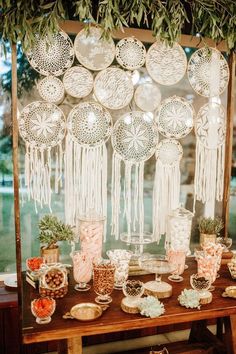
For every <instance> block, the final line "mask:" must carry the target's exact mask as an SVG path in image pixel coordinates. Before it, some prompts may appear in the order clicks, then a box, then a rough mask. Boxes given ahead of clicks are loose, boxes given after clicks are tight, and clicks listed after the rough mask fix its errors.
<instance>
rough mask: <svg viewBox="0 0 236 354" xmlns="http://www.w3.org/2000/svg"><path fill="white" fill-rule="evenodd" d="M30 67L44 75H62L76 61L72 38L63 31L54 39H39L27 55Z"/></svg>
mask: <svg viewBox="0 0 236 354" xmlns="http://www.w3.org/2000/svg"><path fill="white" fill-rule="evenodd" d="M26 55H27V58H28V60H29V62H30V65H31V66H32V67H33V68H34V69H35V70H36V71H38V72H39V73H40V74H42V75H46V76H47V75H54V76H59V75H62V74H63V73H64V72H65V71H66V69H68V68H70V67H71V65H72V64H73V61H74V49H73V44H72V42H71V39H70V37H69V36H68V35H67V34H66V33H65V32H63V31H60V32H58V33H55V34H53V35H52V38H51V37H50V38H48V37H47V36H45V38H43V39H42V38H38V39H37V40H36V43H35V45H34V46H33V48H31V49H30V50H29V51H28V52H27V53H26Z"/></svg>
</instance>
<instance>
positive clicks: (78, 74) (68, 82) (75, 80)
mask: <svg viewBox="0 0 236 354" xmlns="http://www.w3.org/2000/svg"><path fill="white" fill-rule="evenodd" d="M63 84H64V87H65V90H66V92H67V93H68V94H69V95H71V96H72V97H76V98H83V97H86V96H88V95H89V94H90V92H91V91H92V89H93V75H92V74H91V72H90V71H89V70H87V69H85V68H83V67H82V66H73V67H72V68H70V69H67V70H66V72H65V74H64V77H63Z"/></svg>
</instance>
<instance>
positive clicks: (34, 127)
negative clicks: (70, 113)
mask: <svg viewBox="0 0 236 354" xmlns="http://www.w3.org/2000/svg"><path fill="white" fill-rule="evenodd" d="M18 123H19V131H20V135H21V137H22V138H23V139H24V140H25V141H26V142H27V143H29V144H30V145H31V146H32V147H36V148H39V149H47V148H52V147H53V146H56V145H57V144H59V143H60V142H61V141H62V140H63V138H64V136H65V117H64V114H63V112H62V110H61V109H60V108H58V107H57V106H56V105H55V104H53V103H49V102H41V101H36V102H32V103H30V104H28V105H27V106H26V107H25V108H24V109H23V110H22V112H21V115H20V117H19V121H18Z"/></svg>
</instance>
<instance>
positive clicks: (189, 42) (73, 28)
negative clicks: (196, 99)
mask: <svg viewBox="0 0 236 354" xmlns="http://www.w3.org/2000/svg"><path fill="white" fill-rule="evenodd" d="M60 27H61V29H62V30H64V31H65V32H67V33H68V34H77V33H78V32H79V31H80V30H81V29H83V27H84V25H83V24H82V23H80V22H78V21H70V20H68V21H63V22H61V23H60ZM129 36H134V37H136V38H138V39H139V40H140V41H141V42H146V43H153V42H155V40H156V39H155V37H153V35H152V32H151V31H150V30H144V29H139V28H125V29H124V31H123V32H122V31H120V30H119V31H115V32H114V33H113V37H114V38H115V39H122V38H125V37H129ZM179 44H180V45H181V46H184V47H190V48H201V47H203V46H204V45H205V44H207V45H209V46H212V47H215V48H217V49H219V50H220V51H227V46H226V43H225V42H224V41H222V42H221V43H219V44H218V45H216V43H215V42H214V41H212V40H211V39H204V41H200V39H199V37H193V36H189V35H182V36H181V38H180V41H179ZM228 64H229V70H230V79H229V85H228V92H227V127H226V147H225V170H224V173H225V175H224V196H223V205H222V210H223V214H222V216H223V219H224V222H225V230H224V234H225V236H226V237H227V235H228V223H229V202H230V180H231V166H232V149H233V115H234V82H235V54H234V53H233V52H231V53H230V55H229V61H228ZM11 115H12V134H13V181H14V219H15V242H16V269H17V282H18V313H19V327H20V334H19V335H20V337H21V329H22V266H21V234H20V195H19V167H18V154H19V151H18V140H19V132H18V123H17V48H16V45H15V44H13V45H12V109H11Z"/></svg>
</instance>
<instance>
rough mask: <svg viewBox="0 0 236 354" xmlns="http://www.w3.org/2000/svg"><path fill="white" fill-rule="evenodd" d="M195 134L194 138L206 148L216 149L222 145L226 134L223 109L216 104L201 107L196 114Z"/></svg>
mask: <svg viewBox="0 0 236 354" xmlns="http://www.w3.org/2000/svg"><path fill="white" fill-rule="evenodd" d="M210 117H211V118H210ZM195 132H196V137H197V138H198V139H199V141H200V142H201V144H202V145H203V146H204V147H206V148H209V149H216V148H217V147H219V146H220V145H222V144H223V143H224V141H225V134H226V121H225V109H224V107H223V106H222V105H221V104H217V103H207V104H205V105H204V106H202V107H201V108H200V110H199V112H198V114H197V118H196V122H195Z"/></svg>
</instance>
